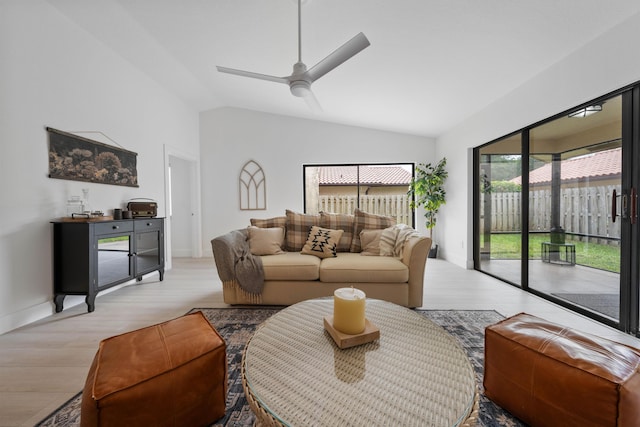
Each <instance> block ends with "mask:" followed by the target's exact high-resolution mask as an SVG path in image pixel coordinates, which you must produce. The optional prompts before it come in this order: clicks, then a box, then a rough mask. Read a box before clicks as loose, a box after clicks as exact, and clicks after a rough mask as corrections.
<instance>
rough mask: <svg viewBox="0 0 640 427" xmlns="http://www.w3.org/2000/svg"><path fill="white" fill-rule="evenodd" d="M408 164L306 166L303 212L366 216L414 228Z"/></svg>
mask: <svg viewBox="0 0 640 427" xmlns="http://www.w3.org/2000/svg"><path fill="white" fill-rule="evenodd" d="M412 172H413V166H412V165H411V164H390V165H345V166H343V165H330V166H321V165H319V166H305V167H304V177H305V212H306V213H318V212H321V211H324V212H333V213H346V214H352V213H353V212H354V210H355V209H356V208H359V209H361V210H363V211H365V212H369V213H373V214H379V215H387V216H392V217H394V218H396V221H397V222H398V223H403V224H410V225H413V213H412V211H411V208H410V207H409V197H408V196H407V191H408V190H409V183H410V182H411V178H412Z"/></svg>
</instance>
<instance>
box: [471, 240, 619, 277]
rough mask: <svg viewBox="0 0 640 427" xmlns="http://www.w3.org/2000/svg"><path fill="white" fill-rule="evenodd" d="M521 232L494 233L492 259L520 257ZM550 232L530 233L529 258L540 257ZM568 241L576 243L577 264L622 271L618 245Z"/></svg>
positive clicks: (568, 241) (617, 271)
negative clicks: (542, 246) (542, 245)
mask: <svg viewBox="0 0 640 427" xmlns="http://www.w3.org/2000/svg"><path fill="white" fill-rule="evenodd" d="M520 238H521V236H520V234H492V235H491V258H492V259H519V258H520V247H521V245H520ZM548 241H549V235H548V234H530V235H529V259H540V258H541V257H540V248H541V243H542V242H548ZM567 243H573V244H574V245H576V264H580V265H585V266H588V267H593V268H599V269H601V270H607V271H612V272H614V273H619V272H620V248H619V247H618V246H610V245H601V244H595V243H586V242H578V241H573V240H569V238H568V237H567ZM481 244H482V243H481Z"/></svg>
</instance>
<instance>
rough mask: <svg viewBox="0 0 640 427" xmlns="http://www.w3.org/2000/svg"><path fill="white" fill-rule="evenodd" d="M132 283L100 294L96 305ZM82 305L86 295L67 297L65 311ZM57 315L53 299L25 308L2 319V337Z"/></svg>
mask: <svg viewBox="0 0 640 427" xmlns="http://www.w3.org/2000/svg"><path fill="white" fill-rule="evenodd" d="M151 274H153V273H151ZM132 283H136V281H135V280H131V281H129V282H126V283H122V284H120V285H117V286H114V287H113V288H109V289H106V290H104V291H102V292H100V293H99V294H98V296H97V297H96V304H98V300H97V299H98V298H100V297H101V296H102V295H106V294H108V293H110V292H113V291H115V290H118V289H120V288H122V287H123V286H127V285H129V284H132ZM80 304H85V296H84V295H67V296H66V297H65V299H64V309H65V310H67V309H69V308H71V307H75V306H77V305H80ZM55 314H56V305H55V304H54V302H53V299H52V300H51V301H47V302H43V303H41V304H37V305H34V306H33V307H29V308H25V309H24V310H20V311H17V312H15V313H11V314H8V315H6V316H3V317H2V318H0V335H2V334H4V333H7V332H10V331H12V330H14V329H18V328H20V327H22V326H25V325H28V324H29V323H33V322H35V321H38V320H41V319H44V318H45V317H49V316H51V315H55Z"/></svg>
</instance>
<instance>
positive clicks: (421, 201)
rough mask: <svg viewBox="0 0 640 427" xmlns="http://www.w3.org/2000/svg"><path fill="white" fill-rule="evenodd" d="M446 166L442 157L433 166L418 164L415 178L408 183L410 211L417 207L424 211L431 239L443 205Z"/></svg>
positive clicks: (445, 161) (446, 175) (447, 174)
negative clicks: (437, 215) (437, 216)
mask: <svg viewBox="0 0 640 427" xmlns="http://www.w3.org/2000/svg"><path fill="white" fill-rule="evenodd" d="M446 166H447V158H446V157H443V158H442V160H440V161H439V162H438V163H437V164H436V165H435V166H434V165H431V163H427V164H424V163H420V164H419V165H418V166H416V176H415V178H413V179H412V180H411V182H410V183H409V191H408V192H407V194H408V195H409V196H410V197H411V204H410V206H411V209H415V208H416V207H418V206H419V207H422V208H423V209H424V210H425V213H424V217H425V218H426V223H425V225H426V227H427V229H428V230H429V237H430V238H433V227H435V226H436V214H437V213H438V209H440V206H442V205H444V204H445V197H446V195H447V193H446V192H445V190H444V182H445V180H446V179H447V177H448V176H449V173H448V172H447V171H446V169H445V167H446Z"/></svg>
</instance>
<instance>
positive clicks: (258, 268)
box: [211, 229, 264, 295]
mask: <svg viewBox="0 0 640 427" xmlns="http://www.w3.org/2000/svg"><path fill="white" fill-rule="evenodd" d="M211 247H212V249H213V257H214V258H215V261H216V267H217V268H218V275H219V276H220V280H222V281H223V282H230V281H236V282H237V283H238V286H240V288H241V289H242V290H243V291H245V292H247V293H249V294H254V295H256V294H257V295H259V294H260V293H262V287H263V286H264V269H263V268H262V260H261V259H260V257H257V256H253V255H252V254H251V251H250V250H249V242H248V241H247V230H246V229H243V230H234V231H231V232H229V233H227V234H224V235H222V236H219V237H216V238H215V239H213V240H212V241H211Z"/></svg>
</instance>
